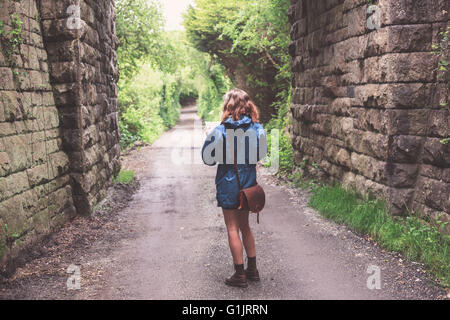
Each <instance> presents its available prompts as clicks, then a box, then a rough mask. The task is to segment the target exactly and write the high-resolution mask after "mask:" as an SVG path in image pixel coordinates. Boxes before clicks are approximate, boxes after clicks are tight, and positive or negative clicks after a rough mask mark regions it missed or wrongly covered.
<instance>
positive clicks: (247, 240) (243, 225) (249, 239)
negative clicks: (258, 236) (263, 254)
mask: <svg viewBox="0 0 450 320" xmlns="http://www.w3.org/2000/svg"><path fill="white" fill-rule="evenodd" d="M248 215H249V213H248V211H239V212H237V217H238V225H239V230H241V233H242V242H243V243H244V248H245V252H246V253H247V257H251V258H253V257H256V248H255V238H254V237H253V232H252V229H251V228H250V225H249V223H248Z"/></svg>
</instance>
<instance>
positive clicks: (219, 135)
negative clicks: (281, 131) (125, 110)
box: [202, 89, 267, 287]
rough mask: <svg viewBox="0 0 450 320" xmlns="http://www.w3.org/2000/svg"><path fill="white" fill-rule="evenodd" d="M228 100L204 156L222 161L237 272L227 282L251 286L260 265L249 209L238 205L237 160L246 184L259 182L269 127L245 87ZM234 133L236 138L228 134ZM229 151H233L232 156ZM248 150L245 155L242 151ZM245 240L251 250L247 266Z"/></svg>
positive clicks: (222, 199) (220, 176)
mask: <svg viewBox="0 0 450 320" xmlns="http://www.w3.org/2000/svg"><path fill="white" fill-rule="evenodd" d="M224 100H225V101H224V106H223V117H222V123H221V125H220V126H218V127H216V128H215V129H214V130H213V131H212V132H211V133H210V134H209V135H208V137H207V139H206V141H205V143H204V145H203V148H202V158H203V161H204V162H205V164H207V165H215V164H216V163H219V165H218V168H217V175H216V179H215V183H216V189H217V195H216V199H217V205H218V206H219V207H221V208H222V211H223V216H224V219H225V224H226V227H227V232H228V243H229V245H230V249H231V254H232V256H233V262H234V268H235V273H234V274H233V275H232V276H231V277H230V278H227V279H225V283H226V284H227V285H229V286H235V287H247V280H250V281H259V280H260V278H259V272H258V269H257V267H256V249H255V239H254V237H253V233H252V230H251V228H250V225H249V221H248V218H249V212H248V211H243V210H238V209H237V208H238V206H239V200H238V194H239V187H238V183H237V179H236V174H235V170H234V161H237V168H238V174H239V179H240V182H241V186H242V188H243V189H245V188H249V187H251V186H254V185H256V163H257V161H259V160H260V158H262V157H263V156H264V155H265V153H266V152H267V150H259V145H260V139H261V137H263V136H264V138H265V131H264V129H263V127H262V126H261V125H260V124H259V123H258V122H259V114H258V110H257V108H256V106H255V104H254V103H253V101H252V100H251V99H250V97H249V95H248V94H247V93H246V92H245V91H243V90H239V89H234V90H231V91H230V92H228V93H227V94H226V95H225V99H224ZM239 129H242V130H239ZM249 130H250V131H249ZM230 133H232V134H233V137H234V139H232V138H231V137H227V135H230ZM239 135H241V136H240V137H239ZM233 140H234V142H233ZM231 144H232V145H233V146H234V147H233V150H234V152H232V151H231V150H232V149H231V147H230V146H231ZM261 145H262V144H261ZM261 148H263V147H261ZM227 151H228V152H229V153H230V154H229V155H228V156H227ZM260 151H262V153H260ZM244 152H245V155H242V153H244ZM239 153H241V154H239ZM242 160H244V161H242ZM239 231H240V232H241V234H242V241H241V238H240V237H239ZM242 243H243V244H244V248H245V252H246V254H247V261H248V266H247V269H246V270H244V258H243V248H242Z"/></svg>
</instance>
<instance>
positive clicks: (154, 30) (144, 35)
mask: <svg viewBox="0 0 450 320" xmlns="http://www.w3.org/2000/svg"><path fill="white" fill-rule="evenodd" d="M116 13H117V17H116V34H117V37H118V38H119V41H120V45H119V48H118V49H117V56H118V61H119V70H120V73H121V76H122V77H124V78H125V79H131V78H132V76H133V75H134V74H135V73H136V72H138V70H139V64H140V63H141V62H142V60H148V61H149V62H150V63H151V64H152V65H153V66H158V67H159V66H160V59H159V57H160V56H161V55H162V54H163V52H164V48H162V46H161V38H162V34H163V26H164V21H163V19H162V15H161V6H160V3H159V2H158V1H156V0H117V1H116Z"/></svg>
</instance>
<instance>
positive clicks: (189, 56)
mask: <svg viewBox="0 0 450 320" xmlns="http://www.w3.org/2000/svg"><path fill="white" fill-rule="evenodd" d="M116 10H117V21H116V24H117V35H118V37H119V40H120V46H119V49H118V60H119V70H120V74H121V77H120V80H119V84H118V86H119V93H118V98H119V126H120V131H121V145H122V148H126V147H128V146H129V145H131V144H133V143H134V142H135V141H138V140H140V141H145V142H147V143H152V142H154V141H155V140H156V139H157V138H158V137H159V136H160V135H161V134H162V133H163V132H164V131H165V130H166V129H168V128H171V127H173V126H174V125H175V123H176V122H177V120H178V117H179V113H180V109H181V104H180V100H185V99H187V98H195V99H197V98H198V100H199V101H198V102H199V113H200V114H201V115H202V116H203V117H204V118H214V117H217V112H216V105H217V104H220V103H219V101H220V100H221V97H222V96H223V94H224V93H225V92H226V91H227V90H228V88H229V86H230V84H229V81H228V80H227V78H226V77H225V75H224V71H223V68H222V67H221V66H220V65H218V64H216V63H215V62H214V61H213V59H211V58H210V56H209V55H207V54H204V53H201V52H199V51H197V50H196V49H194V48H193V47H192V46H191V45H190V44H189V43H188V42H187V41H186V40H185V35H184V33H183V32H175V31H172V32H165V31H164V29H163V26H164V20H163V18H162V12H161V5H160V2H159V1H157V0H149V1H147V0H119V1H117V3H116Z"/></svg>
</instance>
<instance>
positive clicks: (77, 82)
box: [40, 0, 120, 214]
mask: <svg viewBox="0 0 450 320" xmlns="http://www.w3.org/2000/svg"><path fill="white" fill-rule="evenodd" d="M40 3H41V6H40V13H41V19H42V27H43V35H44V40H45V44H46V48H47V52H48V56H49V64H50V70H51V71H50V79H51V83H52V85H53V92H54V95H55V101H56V105H57V107H58V110H59V112H60V119H61V128H62V132H63V135H62V138H63V145H64V150H65V151H66V152H67V154H68V156H69V159H70V170H71V177H72V179H73V180H72V181H73V194H74V203H75V206H76V208H77V210H78V212H79V213H82V214H84V213H87V214H88V213H90V212H91V211H92V207H93V205H95V204H96V203H97V202H98V201H99V200H100V199H102V198H103V197H104V195H105V188H104V184H105V183H107V182H108V180H109V179H110V178H111V176H112V175H113V174H115V173H117V172H118V171H119V169H120V163H119V155H120V147H119V129H118V102H117V85H116V80H117V79H118V68H117V55H116V51H115V50H116V48H117V46H118V43H119V41H118V38H117V37H116V35H115V24H114V20H115V11H114V1H112V0H107V1H95V0H85V1H80V0H64V1H62V0H59V1H54V0H41V1H40ZM71 5H72V6H73V8H74V9H73V10H70V9H69V11H68V8H69V7H70V6H71ZM78 8H79V11H78V12H79V15H77V13H75V11H76V10H78ZM72 16H76V17H77V16H79V17H80V18H79V19H77V20H75V21H73V20H71V19H73V18H71V17H72ZM75 19H76V18H75Z"/></svg>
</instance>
